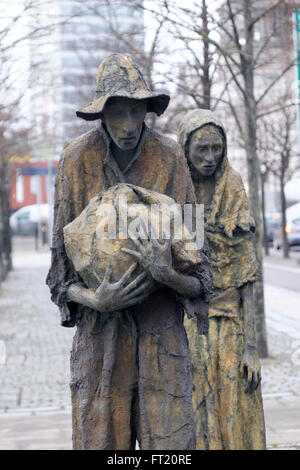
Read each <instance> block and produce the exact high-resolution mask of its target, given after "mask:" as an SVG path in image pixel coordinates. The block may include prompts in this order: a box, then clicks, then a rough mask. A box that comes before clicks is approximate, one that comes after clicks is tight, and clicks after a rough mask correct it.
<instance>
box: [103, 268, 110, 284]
mask: <svg viewBox="0 0 300 470" xmlns="http://www.w3.org/2000/svg"><path fill="white" fill-rule="evenodd" d="M111 274H112V265H111V264H109V265H108V266H107V268H106V271H105V274H104V277H103V281H102V282H109V281H110V278H111Z"/></svg>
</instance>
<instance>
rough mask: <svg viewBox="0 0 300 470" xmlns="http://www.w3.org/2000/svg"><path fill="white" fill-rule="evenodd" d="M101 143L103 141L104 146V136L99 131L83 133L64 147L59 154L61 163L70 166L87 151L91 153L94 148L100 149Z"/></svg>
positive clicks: (97, 129)
mask: <svg viewBox="0 0 300 470" xmlns="http://www.w3.org/2000/svg"><path fill="white" fill-rule="evenodd" d="M101 141H103V145H104V135H103V131H102V130H101V129H99V128H95V129H92V130H90V131H88V132H85V133H84V134H82V135H80V136H79V137H77V138H76V139H74V140H72V141H71V142H70V143H68V144H67V145H66V146H65V147H64V149H63V151H62V154H61V161H62V162H64V163H65V164H66V163H70V164H72V162H75V161H76V160H78V158H80V157H81V156H82V155H83V154H84V153H85V152H87V151H89V150H91V151H92V150H93V149H94V148H95V147H96V146H97V147H98V148H101ZM99 144H100V145H99Z"/></svg>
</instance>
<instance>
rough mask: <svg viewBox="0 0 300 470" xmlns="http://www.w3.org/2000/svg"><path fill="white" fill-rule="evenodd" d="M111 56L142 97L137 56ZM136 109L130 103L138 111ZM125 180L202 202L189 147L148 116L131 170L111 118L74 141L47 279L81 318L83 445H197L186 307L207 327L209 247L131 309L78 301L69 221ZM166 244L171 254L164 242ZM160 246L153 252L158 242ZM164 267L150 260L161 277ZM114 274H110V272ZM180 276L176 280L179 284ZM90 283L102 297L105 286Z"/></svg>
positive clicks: (76, 365)
mask: <svg viewBox="0 0 300 470" xmlns="http://www.w3.org/2000/svg"><path fill="white" fill-rule="evenodd" d="M109 64H111V66H112V69H111V73H110V72H109V74H108V75H109V76H110V77H111V78H113V80H112V85H113V87H116V90H118V86H117V84H118V77H120V78H121V86H120V89H122V90H123V89H124V87H125V88H126V87H127V91H128V94H129V95H130V97H128V95H127V99H128V98H130V99H135V98H137V99H140V94H139V93H138V94H137V95H135V93H131V90H132V89H133V90H135V91H136V89H137V82H136V80H137V79H138V78H139V77H140V73H137V72H136V71H135V72H134V73H133V72H132V67H133V65H132V62H131V60H130V59H128V60H127V59H126V60H124V56H120V55H118V54H117V55H113V56H110V57H108V58H106V59H105V67H104V66H103V64H102V66H101V67H102V70H103V69H105V70H106V71H107V68H109ZM116 64H117V65H116ZM118 64H121V67H119V66H118ZM124 64H125V65H124ZM126 64H127V65H126ZM101 67H100V70H101ZM124 67H125V70H124ZM132 74H133V75H132ZM104 77H106V75H104ZM124 77H125V79H124ZM132 79H133V82H132ZM124 80H125V81H124ZM99 84H101V74H100V78H99V77H98V85H99ZM142 86H143V85H142V84H141V85H140V87H142ZM108 88H109V87H108ZM108 88H107V82H106V85H105V87H104V88H103V89H104V91H105V93H106V95H107V96H109V97H111V96H112V95H117V94H118V91H114V89H108ZM122 93H123V91H122ZM124 93H125V92H124ZM124 93H123V95H122V96H123V98H124ZM148 93H150V92H149V91H148ZM106 95H105V96H106ZM148 96H149V95H148ZM143 98H145V96H144V97H143ZM107 102H108V103H109V100H108V101H107V100H105V97H104V103H102V104H101V103H100V104H101V106H104V105H105V104H106V103H107ZM154 102H155V101H154ZM151 103H152V105H153V100H151ZM94 104H95V105H97V103H94ZM98 104H99V103H98ZM132 111H133V108H132V107H130V106H129V107H128V112H130V113H131V112H132ZM93 112H94V111H93ZM98 112H100V108H97V110H96V113H98ZM101 112H102V111H101ZM158 113H159V112H158ZM104 114H105V107H104ZM130 116H131V117H132V115H131V114H130ZM98 117H99V116H98ZM131 117H129V118H128V116H127V115H126V116H125V117H124V129H125V128H126V129H127V127H128V126H129V124H130V126H131V124H132V123H133V124H134V123H135V122H136V123H138V121H139V119H131ZM125 121H126V122H125ZM128 123H129V124H128ZM125 124H126V125H125ZM127 125H128V126H127ZM126 126H127V127H126ZM130 126H129V127H130ZM129 127H128V129H127V130H128V134H126V135H127V136H128V135H129V137H130V136H131V135H135V134H136V132H137V131H138V130H139V127H138V126H137V127H134V126H133V128H132V130H130V129H129ZM126 132H127V131H126ZM130 138H131V137H130ZM128 140H130V139H128ZM130 150H131V148H130V145H128V152H127V151H126V150H124V153H123V154H122V153H120V152H119V153H118V154H117V155H118V157H122V155H125V157H128V156H129V151H130ZM118 183H129V184H132V185H138V186H140V187H142V188H146V189H151V190H154V191H157V192H159V193H162V194H166V195H168V196H170V197H172V198H174V200H175V201H176V202H177V203H179V204H181V205H182V204H184V203H194V202H195V195H194V192H193V187H192V182H191V178H190V175H189V171H188V168H187V165H186V162H185V159H184V156H183V154H182V152H181V151H180V147H179V146H178V145H177V144H176V143H174V142H173V141H170V140H168V139H166V138H164V137H162V136H161V135H159V134H157V133H156V132H154V131H151V130H150V129H148V128H147V127H146V126H145V125H144V124H143V126H142V131H141V135H140V139H139V143H138V145H137V147H136V148H135V149H134V152H133V155H132V156H131V159H130V162H129V164H126V165H124V166H123V169H122V170H121V169H120V166H119V165H118V163H117V161H116V153H114V146H113V143H112V139H111V137H110V135H109V133H108V132H107V129H106V127H105V125H103V124H102V125H101V126H100V127H99V128H96V129H94V130H92V131H90V132H88V133H86V134H84V135H82V136H81V137H79V138H78V139H76V140H74V141H73V142H71V143H70V144H69V145H68V146H67V147H66V148H65V149H64V152H63V154H62V157H61V160H60V164H59V169H58V173H57V179H56V192H55V223H54V233H53V246H52V265H51V268H50V271H49V274H48V278H47V283H48V285H49V287H50V289H51V294H52V300H53V301H54V302H55V303H56V304H57V305H58V306H59V308H60V312H61V320H62V324H63V325H64V326H69V327H70V326H74V325H76V326H77V330H76V334H75V337H74V342H73V349H72V354H71V392H72V409H73V411H72V413H73V444H74V448H75V449H133V448H135V442H136V438H138V440H139V443H140V448H141V449H192V448H194V447H195V421H194V413H193V407H192V377H191V363H190V354H189V349H188V343H187V338H186V333H185V330H184V327H183V306H184V308H185V309H186V310H187V313H188V314H189V315H190V316H196V317H197V318H198V326H199V330H200V331H201V329H202V330H203V331H205V328H206V323H207V319H206V311H208V303H207V302H208V299H209V298H210V290H211V271H210V266H209V262H208V258H207V256H206V252H205V250H202V252H201V254H200V255H201V261H200V262H199V263H196V264H195V265H194V266H193V267H192V268H191V269H190V270H189V271H188V273H187V274H185V275H180V274H178V273H177V274H176V273H175V270H173V271H174V272H173V274H172V276H171V277H170V279H169V281H167V280H166V279H165V282H162V283H161V284H160V286H159V289H157V290H156V291H155V292H153V293H151V294H150V295H148V296H147V297H146V298H145V299H144V300H143V301H142V303H138V304H136V305H134V306H132V307H130V308H124V309H121V310H114V311H104V312H103V313H100V312H99V311H96V310H97V309H93V308H89V307H87V306H84V305H81V302H78V301H74V300H73V301H72V299H77V298H78V299H81V298H82V299H83V298H84V296H85V295H86V292H87V291H88V290H87V289H86V288H85V287H84V284H83V281H82V279H81V277H80V276H79V274H78V273H77V272H76V271H75V269H74V267H73V265H72V263H71V262H70V260H69V259H68V257H67V255H66V251H65V246H64V239H63V228H64V227H65V226H66V225H67V224H69V223H70V222H72V221H73V220H74V219H75V218H76V217H78V216H79V215H80V214H81V212H82V211H83V210H84V209H85V208H86V206H87V205H88V204H89V202H90V200H91V199H92V198H93V197H95V196H97V195H99V194H100V193H103V192H104V191H106V190H107V189H108V188H110V187H112V186H114V185H116V184H118ZM150 248H151V247H150ZM166 248H167V249H170V247H168V246H166ZM142 252H143V250H142V248H140V252H138V251H137V252H136V255H135V256H137V257H138V256H141V255H140V253H142ZM133 253H134V251H133ZM160 253H162V254H163V255H164V253H163V252H162V250H160ZM150 254H151V256H152V254H153V250H152V251H151V249H150ZM167 255H168V253H167V254H166V256H167ZM151 256H149V258H151ZM143 259H144V258H143ZM153 259H155V257H154V258H153ZM161 259H162V260H163V256H161ZM132 261H133V262H134V261H135V260H134V256H133V258H132ZM142 266H143V267H144V269H145V266H144V265H143V264H142ZM154 268H155V266H154V267H153V270H151V269H152V268H149V270H150V271H149V272H151V275H152V277H153V279H155V269H154ZM168 272H169V271H168ZM162 273H163V269H162V270H161V273H160V274H162ZM130 274H131V272H129V273H128V275H130ZM180 276H182V277H180ZM106 277H107V278H108V277H109V275H108V274H107V273H106ZM178 279H179V280H180V284H181V285H187V287H186V292H189V290H188V289H190V286H191V285H192V284H193V285H194V286H195V289H196V290H197V292H200V294H198V295H197V296H196V297H195V298H189V296H187V295H184V293H183V292H180V290H178ZM106 281H107V279H106ZM103 282H104V281H103ZM168 282H169V284H168ZM102 284H103V283H102ZM102 284H101V286H102ZM106 284H107V283H106ZM114 285H115V284H111V286H114ZM173 285H174V288H172V287H169V286H173ZM73 286H75V287H74V289H73ZM80 286H83V287H80ZM101 286H100V287H101ZM122 288H123V287H122ZM76 289H77V290H78V292H77V290H76ZM108 290H109V289H108ZM89 292H91V298H92V301H91V305H93V302H94V298H95V293H93V292H92V291H89ZM96 292H97V291H96ZM178 292H179V294H178ZM191 297H193V296H191ZM85 299H87V297H85ZM99 302H100V303H101V298H100V299H99ZM85 305H88V302H86V303H85Z"/></svg>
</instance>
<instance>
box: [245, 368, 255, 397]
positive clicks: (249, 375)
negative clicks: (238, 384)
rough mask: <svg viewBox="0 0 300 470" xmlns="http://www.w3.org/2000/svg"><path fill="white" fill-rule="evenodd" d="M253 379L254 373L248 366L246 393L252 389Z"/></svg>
mask: <svg viewBox="0 0 300 470" xmlns="http://www.w3.org/2000/svg"><path fill="white" fill-rule="evenodd" d="M252 380H253V373H252V371H251V369H249V368H248V375H247V382H246V388H245V392H246V393H248V392H249V391H250V389H251V383H252Z"/></svg>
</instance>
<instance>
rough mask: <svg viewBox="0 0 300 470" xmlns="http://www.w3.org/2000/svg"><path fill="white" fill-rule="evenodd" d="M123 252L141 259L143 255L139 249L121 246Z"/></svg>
mask: <svg viewBox="0 0 300 470" xmlns="http://www.w3.org/2000/svg"><path fill="white" fill-rule="evenodd" d="M121 251H122V252H123V253H127V254H128V255H131V256H134V257H135V258H137V259H139V260H141V259H142V255H141V253H139V252H138V251H134V250H130V249H129V248H121Z"/></svg>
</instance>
